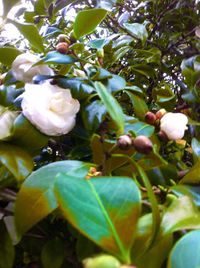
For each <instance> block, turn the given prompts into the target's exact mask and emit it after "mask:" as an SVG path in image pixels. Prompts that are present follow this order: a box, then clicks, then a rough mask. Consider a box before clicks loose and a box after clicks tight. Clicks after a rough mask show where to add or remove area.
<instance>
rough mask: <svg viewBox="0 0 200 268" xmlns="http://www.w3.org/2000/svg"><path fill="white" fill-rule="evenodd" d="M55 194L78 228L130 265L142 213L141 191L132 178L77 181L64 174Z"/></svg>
mask: <svg viewBox="0 0 200 268" xmlns="http://www.w3.org/2000/svg"><path fill="white" fill-rule="evenodd" d="M55 191H56V196H57V200H58V203H59V207H60V208H61V210H62V211H63V214H64V216H65V218H66V219H67V220H68V221H69V222H70V223H71V224H72V225H73V226H74V227H76V228H77V229H78V230H79V231H80V232H81V233H83V234H84V235H85V236H87V237H88V238H90V239H91V240H93V241H94V242H95V243H96V244H97V245H99V246H100V247H102V248H103V249H104V250H106V251H109V252H111V253H112V254H114V255H115V256H118V258H119V259H121V260H123V261H124V262H126V263H130V255H129V254H130V248H131V246H132V243H133V238H134V236H135V228H136V224H137V220H138V217H139V214H140V193H139V189H138V188H137V186H136V184H135V183H134V182H133V181H132V180H131V179H130V178H127V177H98V178H92V179H90V180H77V179H75V178H73V177H71V176H66V175H64V174H60V175H58V178H57V182H56V185H55ZM111 193H112V194H111ZM124 225H126V228H124Z"/></svg>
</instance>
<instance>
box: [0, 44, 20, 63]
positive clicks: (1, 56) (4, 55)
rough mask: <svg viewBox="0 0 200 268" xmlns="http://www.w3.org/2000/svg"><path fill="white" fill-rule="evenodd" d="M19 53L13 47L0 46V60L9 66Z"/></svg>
mask: <svg viewBox="0 0 200 268" xmlns="http://www.w3.org/2000/svg"><path fill="white" fill-rule="evenodd" d="M21 53H22V52H21V51H20V50H18V49H16V48H14V47H0V62H1V63H2V64H4V65H6V66H11V64H12V62H13V61H14V60H15V58H16V57H17V56H18V55H20V54H21Z"/></svg>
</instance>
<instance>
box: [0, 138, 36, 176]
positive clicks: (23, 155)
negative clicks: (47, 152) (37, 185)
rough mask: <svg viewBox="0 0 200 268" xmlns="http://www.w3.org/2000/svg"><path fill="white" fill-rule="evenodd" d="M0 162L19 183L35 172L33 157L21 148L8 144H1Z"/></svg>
mask: <svg viewBox="0 0 200 268" xmlns="http://www.w3.org/2000/svg"><path fill="white" fill-rule="evenodd" d="M0 162H1V164H3V165H4V166H5V167H6V168H7V169H8V170H9V171H10V172H11V173H12V174H13V176H14V177H15V178H16V179H17V180H19V181H21V180H23V179H25V178H26V177H27V176H28V175H29V174H30V173H31V171H32V170H33V160H32V158H31V156H30V155H29V154H28V153H27V152H26V151H25V150H23V149H21V148H20V147H17V146H14V145H10V144H7V143H0Z"/></svg>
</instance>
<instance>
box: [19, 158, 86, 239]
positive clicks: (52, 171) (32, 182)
mask: <svg viewBox="0 0 200 268" xmlns="http://www.w3.org/2000/svg"><path fill="white" fill-rule="evenodd" d="M88 170H89V164H84V163H83V162H79V161H59V162H55V163H52V164H49V165H46V166H44V167H42V168H40V169H38V170H37V171H34V172H33V173H32V174H31V175H30V176H29V177H28V178H27V179H26V181H25V182H24V183H23V184H22V187H21V189H20V191H19V193H18V196H17V200H16V204H15V222H16V228H17V231H18V233H19V235H20V234H23V233H25V232H26V231H28V230H29V229H30V228H31V227H32V226H33V225H35V224H36V223H37V222H39V221H40V220H41V219H43V218H44V217H46V216H47V215H48V214H50V213H51V212H52V211H53V210H55V209H56V208H57V206H58V204H57V201H56V199H55V197H54V193H53V188H54V184H55V181H56V175H57V174H58V173H59V172H63V173H67V174H70V175H71V176H74V177H76V176H78V177H80V178H84V177H85V176H86V174H87V173H88ZM22 219H23V220H22Z"/></svg>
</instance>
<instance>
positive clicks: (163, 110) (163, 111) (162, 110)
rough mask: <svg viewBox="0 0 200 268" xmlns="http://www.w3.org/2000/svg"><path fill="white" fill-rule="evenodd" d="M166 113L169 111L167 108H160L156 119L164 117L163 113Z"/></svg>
mask: <svg viewBox="0 0 200 268" xmlns="http://www.w3.org/2000/svg"><path fill="white" fill-rule="evenodd" d="M166 113H167V111H166V110H165V109H160V110H159V111H157V113H156V119H158V120H160V119H161V118H162V117H163V115H165V114H166Z"/></svg>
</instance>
